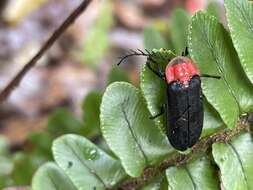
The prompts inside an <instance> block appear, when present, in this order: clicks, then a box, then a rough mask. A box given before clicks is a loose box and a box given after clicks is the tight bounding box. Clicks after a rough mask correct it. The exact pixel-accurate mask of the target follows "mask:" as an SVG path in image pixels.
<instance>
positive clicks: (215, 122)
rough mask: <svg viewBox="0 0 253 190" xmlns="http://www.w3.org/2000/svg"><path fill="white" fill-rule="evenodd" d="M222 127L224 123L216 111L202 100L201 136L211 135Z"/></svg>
mask: <svg viewBox="0 0 253 190" xmlns="http://www.w3.org/2000/svg"><path fill="white" fill-rule="evenodd" d="M223 127H224V123H223V122H222V120H221V118H220V116H219V114H218V113H217V111H216V110H215V109H214V108H213V107H212V106H211V105H210V104H209V103H208V102H207V101H206V100H205V99H204V124H203V130H202V134H201V136H202V137H205V136H208V135H211V134H213V133H215V132H217V131H219V130H221V129H223Z"/></svg>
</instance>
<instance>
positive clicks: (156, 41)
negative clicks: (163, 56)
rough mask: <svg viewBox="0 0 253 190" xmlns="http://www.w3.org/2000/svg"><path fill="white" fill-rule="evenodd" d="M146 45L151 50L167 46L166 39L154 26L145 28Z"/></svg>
mask: <svg viewBox="0 0 253 190" xmlns="http://www.w3.org/2000/svg"><path fill="white" fill-rule="evenodd" d="M144 46H145V49H147V50H149V51H152V50H153V49H160V48H166V47H167V45H166V41H165V39H164V38H163V36H162V35H161V34H160V33H159V32H158V31H157V30H156V29H155V28H154V27H153V26H149V27H146V28H145V30H144Z"/></svg>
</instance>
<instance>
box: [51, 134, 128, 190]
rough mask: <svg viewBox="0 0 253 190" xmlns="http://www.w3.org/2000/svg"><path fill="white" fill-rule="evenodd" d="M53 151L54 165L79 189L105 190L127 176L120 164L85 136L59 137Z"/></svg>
mask: <svg viewBox="0 0 253 190" xmlns="http://www.w3.org/2000/svg"><path fill="white" fill-rule="evenodd" d="M52 149H53V155H54V158H55V161H56V163H57V164H58V165H59V166H60V167H61V168H62V169H63V170H64V171H65V172H66V174H67V175H68V177H69V178H70V179H71V180H72V181H73V183H74V184H75V186H76V187H77V188H78V189H79V190H86V189H95V188H96V189H97V190H102V189H108V188H111V187H113V186H114V185H115V184H117V183H118V182H119V181H121V180H122V179H123V178H125V177H126V174H125V172H124V170H123V168H122V167H121V165H120V162H119V161H117V160H115V159H113V158H112V157H110V156H109V155H107V154H106V153H105V152H103V151H102V150H100V149H99V148H97V146H96V145H94V144H93V143H91V142H90V141H89V140H87V139H86V138H84V137H81V136H78V135H65V136H62V137H60V138H58V139H56V140H55V141H54V143H53V148H52Z"/></svg>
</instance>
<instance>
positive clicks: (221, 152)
mask: <svg viewBox="0 0 253 190" xmlns="http://www.w3.org/2000/svg"><path fill="white" fill-rule="evenodd" d="M213 157H214V160H215V162H216V163H217V164H218V166H219V168H220V170H221V179H222V184H223V186H224V187H225V189H229V190H239V189H241V190H244V189H247V190H250V189H253V165H252V160H253V141H252V137H251V136H250V134H248V133H243V134H241V135H239V136H237V137H234V138H233V139H232V140H231V141H230V142H227V143H226V144H225V143H215V144H213Z"/></svg>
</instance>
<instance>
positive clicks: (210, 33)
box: [188, 12, 253, 128]
mask: <svg viewBox="0 0 253 190" xmlns="http://www.w3.org/2000/svg"><path fill="white" fill-rule="evenodd" d="M188 43H189V48H190V49H189V50H190V54H191V57H192V58H193V60H194V61H195V62H196V63H197V64H198V66H199V68H200V70H201V72H202V73H204V74H210V75H219V76H221V77H222V79H221V80H216V79H203V80H202V84H203V85H202V88H203V92H204V94H205V96H206V98H207V100H208V102H209V103H211V104H212V106H214V108H215V109H216V110H217V111H218V112H219V114H220V116H221V118H222V119H223V121H224V122H225V123H226V125H227V126H228V127H230V128H233V127H234V126H235V124H236V122H237V119H238V116H239V111H241V113H243V112H247V111H249V110H251V109H252V106H253V98H252V97H253V91H252V90H253V88H252V86H251V85H250V83H249V81H248V79H247V78H246V76H245V75H244V72H243V70H242V68H241V66H240V64H238V63H239V59H238V57H237V55H236V52H235V50H234V48H233V45H232V41H231V39H230V38H229V35H228V33H227V31H226V30H225V29H224V27H223V26H222V25H221V24H220V23H218V21H217V19H216V18H215V17H212V16H210V15H208V14H204V13H201V12H198V13H197V14H196V15H195V16H194V17H193V18H192V22H191V26H190V33H189V41H188ZM238 106H240V107H238ZM239 109H241V110H239Z"/></svg>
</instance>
